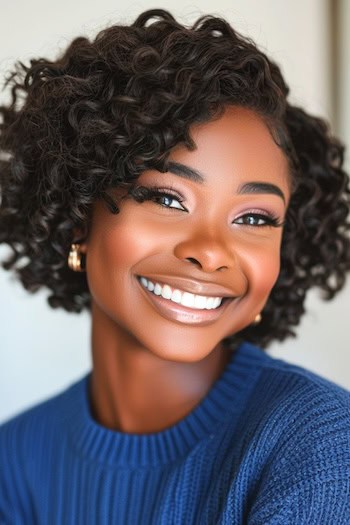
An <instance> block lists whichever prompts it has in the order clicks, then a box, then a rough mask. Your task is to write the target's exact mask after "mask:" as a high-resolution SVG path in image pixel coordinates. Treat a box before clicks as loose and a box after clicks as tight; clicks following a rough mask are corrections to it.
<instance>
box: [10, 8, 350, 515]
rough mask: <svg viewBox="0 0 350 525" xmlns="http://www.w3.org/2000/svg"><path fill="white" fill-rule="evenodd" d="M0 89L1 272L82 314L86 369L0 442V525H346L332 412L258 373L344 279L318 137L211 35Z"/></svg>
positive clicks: (226, 42)
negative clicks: (271, 347) (271, 349)
mask: <svg viewBox="0 0 350 525" xmlns="http://www.w3.org/2000/svg"><path fill="white" fill-rule="evenodd" d="M11 83H12V92H13V102H12V104H10V105H9V106H8V107H2V108H1V113H2V117H3V123H2V124H1V139H0V146H1V149H2V152H4V153H6V155H4V156H3V159H5V160H2V161H1V165H0V189H1V192H2V201H1V205H0V242H4V243H7V244H8V245H9V246H10V247H11V248H12V250H13V256H12V257H11V258H10V259H9V260H7V261H5V262H3V267H4V268H5V269H7V270H14V271H15V272H16V274H17V275H18V277H19V279H20V281H21V282H22V284H23V286H24V287H25V288H26V289H27V290H29V291H31V292H34V291H36V290H38V289H39V288H40V287H41V286H46V287H48V288H49V289H50V290H51V292H52V294H51V295H50V297H49V299H48V300H49V304H50V306H51V307H53V308H58V307H62V308H65V309H66V310H68V311H76V312H79V311H81V310H83V309H84V308H87V309H89V311H90V312H91V334H92V337H91V353H92V359H93V367H92V370H91V372H90V373H89V374H87V375H86V376H85V377H83V378H81V379H80V380H79V381H78V382H76V383H75V384H73V385H71V386H70V387H69V388H68V389H67V390H65V391H64V392H62V393H61V394H59V395H57V396H55V397H54V398H51V399H49V400H48V401H46V402H43V403H41V404H40V405H37V406H35V407H33V408H32V409H30V410H27V411H26V412H23V413H22V414H20V415H19V416H17V417H16V418H13V419H11V420H9V421H8V422H6V423H5V424H3V425H2V426H1V427H0V491H1V492H0V521H1V523H2V522H4V523H16V524H17V523H23V524H26V525H28V524H31V523H33V524H34V523H50V524H51V523H52V524H54V523H57V524H61V523H65V524H70V523H72V524H76V523H84V525H85V524H89V523H91V524H96V523H99V524H104V523H113V524H116V523H120V524H123V525H124V524H129V523H130V524H136V523H137V524H138V523H142V524H153V523H160V522H161V523H164V524H165V523H169V524H170V523H171V524H186V525H187V524H192V523H193V524H201V525H202V524H208V525H209V524H210V525H211V524H213V523H221V524H224V523H225V524H228V523H230V524H231V523H234V524H246V523H248V524H250V525H258V524H261V525H263V524H264V525H268V524H270V523H271V524H272V523H281V524H282V523H283V524H284V523H297V524H298V525H299V524H301V525H303V524H305V525H306V524H308V525H309V524H315V525H316V524H317V525H319V524H320V523H322V524H327V523H329V524H333V523H337V524H345V523H349V520H350V510H349V509H350V505H348V504H347V503H348V502H349V501H348V499H349V493H350V491H349V474H350V473H349V464H350V462H349V460H350V458H349V446H348V443H349V439H350V414H349V401H350V394H349V392H347V391H346V390H344V389H342V388H341V387H340V386H338V385H336V384H334V383H331V382H329V381H326V380H325V379H323V378H321V377H319V376H317V375H315V374H313V373H311V372H309V371H307V370H305V369H303V368H300V367H297V366H293V365H291V364H288V363H286V362H284V361H282V360H278V359H273V358H272V357H269V356H268V355H267V354H266V353H264V351H263V350H262V349H263V348H265V347H267V346H268V344H269V343H270V342H271V341H273V340H276V339H279V340H282V339H284V338H286V337H288V336H290V335H293V334H294V332H293V326H295V325H297V324H298V323H299V321H300V318H301V316H302V314H303V313H304V306H303V305H304V300H305V296H306V293H307V291H308V290H309V289H311V288H312V287H314V286H318V287H320V288H321V289H322V290H323V291H324V292H325V297H326V298H332V297H333V296H335V295H336V293H337V292H338V291H339V290H341V288H342V287H343V285H344V282H345V276H346V272H347V271H348V270H349V269H350V241H349V235H348V232H349V221H348V216H349V193H350V192H349V185H348V177H347V175H346V173H345V172H344V171H343V168H342V162H343V152H344V149H343V147H342V145H341V144H340V143H339V142H338V141H337V140H336V139H335V138H333V137H332V136H331V135H330V133H329V130H328V127H327V125H326V124H325V123H324V122H323V121H322V120H320V119H317V118H315V117H312V116H310V115H308V114H307V113H306V112H305V111H304V110H302V109H300V108H297V107H294V106H292V105H291V104H290V103H289V101H288V88H287V86H286V84H285V82H284V80H283V78H282V76H281V73H280V70H279V68H278V67H277V65H276V64H274V63H273V62H271V61H270V60H269V59H268V58H267V57H266V56H265V55H264V54H263V53H262V52H261V51H259V50H258V49H257V48H256V46H255V45H254V44H253V43H252V42H251V41H250V40H248V39H245V38H244V37H242V36H240V35H239V34H237V33H236V32H235V31H234V30H233V29H232V28H231V27H230V25H229V24H228V23H227V22H226V21H225V20H222V19H220V18H216V17H212V16H205V17H202V18H201V19H199V20H198V21H197V22H196V23H195V24H194V25H193V26H192V27H190V28H188V27H184V26H182V25H181V24H179V23H178V22H177V21H176V20H175V19H174V18H173V17H172V15H171V14H170V13H168V12H166V11H162V10H151V11H147V12H145V13H143V14H141V15H140V16H139V17H138V18H137V20H136V21H135V22H134V23H133V24H132V25H131V26H117V25H116V26H112V27H109V28H107V29H106V30H104V31H102V32H101V33H100V34H99V35H98V36H97V37H96V39H95V40H94V41H93V42H89V41H88V40H87V39H84V38H77V39H76V40H74V41H73V42H72V44H71V45H70V46H69V47H68V49H67V50H66V51H65V53H64V54H63V55H62V56H61V57H59V58H58V59H57V61H55V62H52V61H48V60H46V59H44V58H42V59H37V60H32V61H31V63H30V66H25V65H20V66H18V68H17V71H16V72H15V73H14V74H13V75H12V77H11V80H10V84H11ZM22 92H24V93H25V97H24V101H23V104H22V105H20V104H19V100H18V97H19V93H22ZM23 195H26V198H25V199H24V198H23ZM22 257H28V262H27V264H26V265H25V266H23V267H21V268H19V267H18V266H17V267H16V264H17V262H18V261H20V260H21V258H22ZM255 345H258V346H255ZM43 443H45V446H44V447H43V446H42V444H43ZM296 451H297V454H296V453H295V452H296Z"/></svg>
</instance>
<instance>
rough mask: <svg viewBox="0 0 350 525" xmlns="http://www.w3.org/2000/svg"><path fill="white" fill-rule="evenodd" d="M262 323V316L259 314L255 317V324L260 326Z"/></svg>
mask: <svg viewBox="0 0 350 525" xmlns="http://www.w3.org/2000/svg"><path fill="white" fill-rule="evenodd" d="M260 321H261V314H258V315H256V316H255V319H254V321H253V324H259V323H260Z"/></svg>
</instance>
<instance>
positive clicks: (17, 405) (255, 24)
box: [0, 0, 350, 421]
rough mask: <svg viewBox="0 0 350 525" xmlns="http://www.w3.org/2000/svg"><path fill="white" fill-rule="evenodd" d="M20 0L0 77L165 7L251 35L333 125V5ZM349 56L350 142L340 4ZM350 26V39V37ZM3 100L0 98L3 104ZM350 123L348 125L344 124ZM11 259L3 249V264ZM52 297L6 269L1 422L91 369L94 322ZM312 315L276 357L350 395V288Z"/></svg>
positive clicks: (312, 302) (1, 279)
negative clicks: (217, 18)
mask: <svg viewBox="0 0 350 525" xmlns="http://www.w3.org/2000/svg"><path fill="white" fill-rule="evenodd" d="M116 4H117V3H116V2H115V1H114V0H113V1H112V0H99V1H98V2H96V0H85V1H84V2H83V1H71V0H60V2H50V1H48V0H45V1H44V0H31V1H30V2H27V1H25V0H14V1H12V2H6V3H5V2H4V4H3V5H2V8H1V21H0V76H1V79H3V78H4V75H5V72H6V70H7V69H8V68H9V67H11V65H12V64H13V62H14V61H15V60H16V59H21V60H26V59H28V58H29V57H32V56H36V57H37V56H47V57H49V58H53V57H54V56H55V54H56V52H57V51H58V49H60V48H61V49H63V48H64V47H65V46H66V45H67V44H68V42H69V41H70V40H71V39H72V38H73V37H75V36H78V35H87V36H94V34H95V33H96V32H97V31H98V30H100V29H102V28H104V27H105V26H106V25H108V24H110V23H120V22H121V23H129V22H131V21H132V20H133V19H134V18H135V16H136V15H137V14H139V13H140V12H141V11H143V10H144V9H147V8H153V7H163V8H165V9H169V10H170V11H172V12H173V13H174V14H175V15H176V16H177V17H179V18H180V20H182V21H183V22H191V21H194V19H196V18H197V17H198V16H199V15H200V14H205V13H212V14H218V15H223V16H224V17H226V18H227V19H228V20H229V21H230V22H231V23H232V25H233V26H234V27H235V28H236V29H238V30H239V31H241V32H243V33H244V34H247V35H249V36H251V37H253V38H254V39H255V40H256V41H257V42H258V43H259V44H260V45H261V46H262V47H263V48H265V49H266V50H267V51H268V53H269V54H270V55H272V56H273V57H274V58H275V59H276V60H277V61H278V62H279V63H280V65H281V66H282V69H283V71H284V74H285V76H286V79H287V82H288V83H289V85H290V86H291V89H292V93H293V96H292V99H293V101H294V102H297V103H299V104H302V105H304V106H306V108H307V109H308V110H309V111H310V112H312V113H315V114H318V115H321V116H324V117H326V118H328V119H331V120H332V119H333V117H334V115H333V113H332V109H333V102H334V101H333V100H332V93H334V89H332V81H333V80H334V78H333V75H332V74H331V73H332V45H331V44H332V42H331V36H330V35H331V32H330V30H329V28H330V14H331V12H330V10H331V9H332V5H333V4H334V2H331V1H327V0H284V1H281V0H259V1H256V0H236V1H235V0H229V1H228V0H217V1H216V2H215V3H213V2H209V1H207V0H201V1H200V2H199V1H197V2H196V3H190V2H186V1H183V0H177V1H175V0H163V1H162V2H160V1H159V2H158V3H154V2H149V1H139V2H133V3H131V4H130V3H129V2H128V1H127V0H121V1H119V2H118V8H116ZM339 5H340V7H341V9H342V14H341V17H340V19H339V20H340V24H339V25H341V27H342V29H343V31H344V37H343V42H342V44H343V46H344V49H345V51H344V52H343V54H342V57H341V63H342V64H343V66H344V73H343V75H342V77H341V82H342V84H341V86H340V87H339V91H338V93H339V97H340V99H342V100H340V99H339V100H340V103H341V107H342V108H343V109H342V111H341V118H340V119H338V120H339V122H338V126H339V130H340V132H341V134H342V135H343V139H344V140H347V142H350V141H349V137H350V129H349V125H350V122H349V121H350V108H349V104H350V102H349V100H350V99H349V98H347V93H350V80H349V70H348V68H347V67H345V66H346V64H349V63H350V40H349V34H350V2H347V0H340V2H339ZM346 28H347V34H346ZM1 100H3V101H4V100H6V95H5V94H1V95H0V101H1ZM346 115H347V117H346ZM6 253H7V250H6V247H4V246H1V245H0V259H2V258H3V257H4V256H5V254H6ZM46 296H47V292H46V291H44V290H43V291H41V292H39V293H38V294H36V295H34V296H32V295H29V294H28V292H26V291H25V290H23V289H22V288H21V286H20V285H19V284H18V283H16V282H15V281H14V280H13V278H12V277H11V276H10V275H9V274H8V273H7V272H5V271H4V270H0V323H1V326H0V328H1V338H0V421H1V420H5V419H7V418H8V417H10V416H12V415H14V414H15V413H17V412H19V411H21V410H22V409H24V408H27V407H28V406H30V405H32V404H34V403H36V402H38V401H40V400H42V399H45V398H47V397H49V396H51V395H53V394H54V393H56V392H58V391H60V390H62V389H63V388H65V387H66V386H67V385H68V384H69V383H70V382H72V381H75V380H76V379H78V378H79V377H80V376H81V375H82V374H84V373H85V372H86V371H87V370H88V369H89V368H90V366H91V364H90V355H89V346H90V334H89V314H87V313H84V314H82V315H78V314H68V313H65V312H63V311H58V310H51V309H50V308H49V307H48V305H47V303H46ZM307 310H308V313H307V315H306V316H305V317H304V320H303V322H302V324H301V326H300V327H299V329H298V338H297V339H295V340H288V341H286V342H285V343H278V344H274V345H273V347H271V350H270V351H269V353H270V354H271V355H273V356H276V357H280V358H282V359H285V360H286V361H290V362H294V363H297V364H299V365H301V366H304V367H306V368H308V369H311V370H313V371H315V372H316V373H318V374H320V375H323V376H324V377H327V378H328V379H330V380H333V381H335V382H337V383H338V384H340V385H343V386H344V387H346V388H350V377H349V370H350V357H349V355H350V354H349V342H350V336H349V331H348V324H349V321H350V318H349V312H350V284H348V286H347V288H346V289H345V290H344V292H342V294H341V295H340V296H339V298H338V299H337V300H336V301H334V303H327V304H326V303H321V302H320V300H319V299H318V297H317V294H313V295H311V296H310V297H309V298H308V301H307Z"/></svg>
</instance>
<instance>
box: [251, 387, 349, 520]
mask: <svg viewBox="0 0 350 525" xmlns="http://www.w3.org/2000/svg"><path fill="white" fill-rule="evenodd" d="M304 393H305V398H304V399H303V402H301V403H300V405H294V406H293V409H292V412H289V414H288V413H286V414H285V415H283V413H282V412H280V413H279V414H278V417H277V418H275V419H274V421H275V425H276V426H278V427H279V429H281V428H283V432H281V433H280V435H279V439H278V441H277V442H276V443H275V446H274V447H273V450H272V452H271V454H270V457H269V458H268V461H267V462H266V464H265V467H264V469H263V473H262V475H261V477H260V480H259V482H258V484H257V485H256V487H255V495H254V503H253V505H252V506H251V508H250V511H249V515H248V520H247V523H248V525H277V524H281V525H282V524H283V525H287V524H290V525H320V524H322V525H335V524H337V525H349V524H350V396H349V393H348V392H346V391H345V390H344V391H342V390H340V389H339V390H337V392H329V391H327V389H323V388H322V386H318V387H315V385H314V388H310V389H305V392H304ZM303 397H304V395H301V398H303ZM275 415H276V414H275ZM283 419H284V421H283V424H282V427H281V426H280V423H281V421H282V420H283ZM267 439H268V437H267Z"/></svg>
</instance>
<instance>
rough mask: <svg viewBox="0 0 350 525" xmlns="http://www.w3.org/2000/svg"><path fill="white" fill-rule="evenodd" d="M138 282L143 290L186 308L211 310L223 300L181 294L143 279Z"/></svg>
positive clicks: (185, 293)
mask: <svg viewBox="0 0 350 525" xmlns="http://www.w3.org/2000/svg"><path fill="white" fill-rule="evenodd" d="M140 281H141V284H142V285H143V286H144V287H145V288H147V289H148V290H149V291H150V292H153V293H154V294H155V295H161V296H162V297H163V298H164V299H168V300H170V301H173V302H174V303H178V304H182V305H183V306H187V307H188V308H195V309H198V310H212V309H214V308H217V307H218V306H220V304H221V302H222V299H223V298H222V297H204V296H203V295H195V294H192V293H189V292H181V290H172V289H171V288H170V286H169V285H168V284H165V285H164V286H161V285H160V284H159V283H152V281H149V280H148V279H146V278H145V277H141V279H140Z"/></svg>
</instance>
